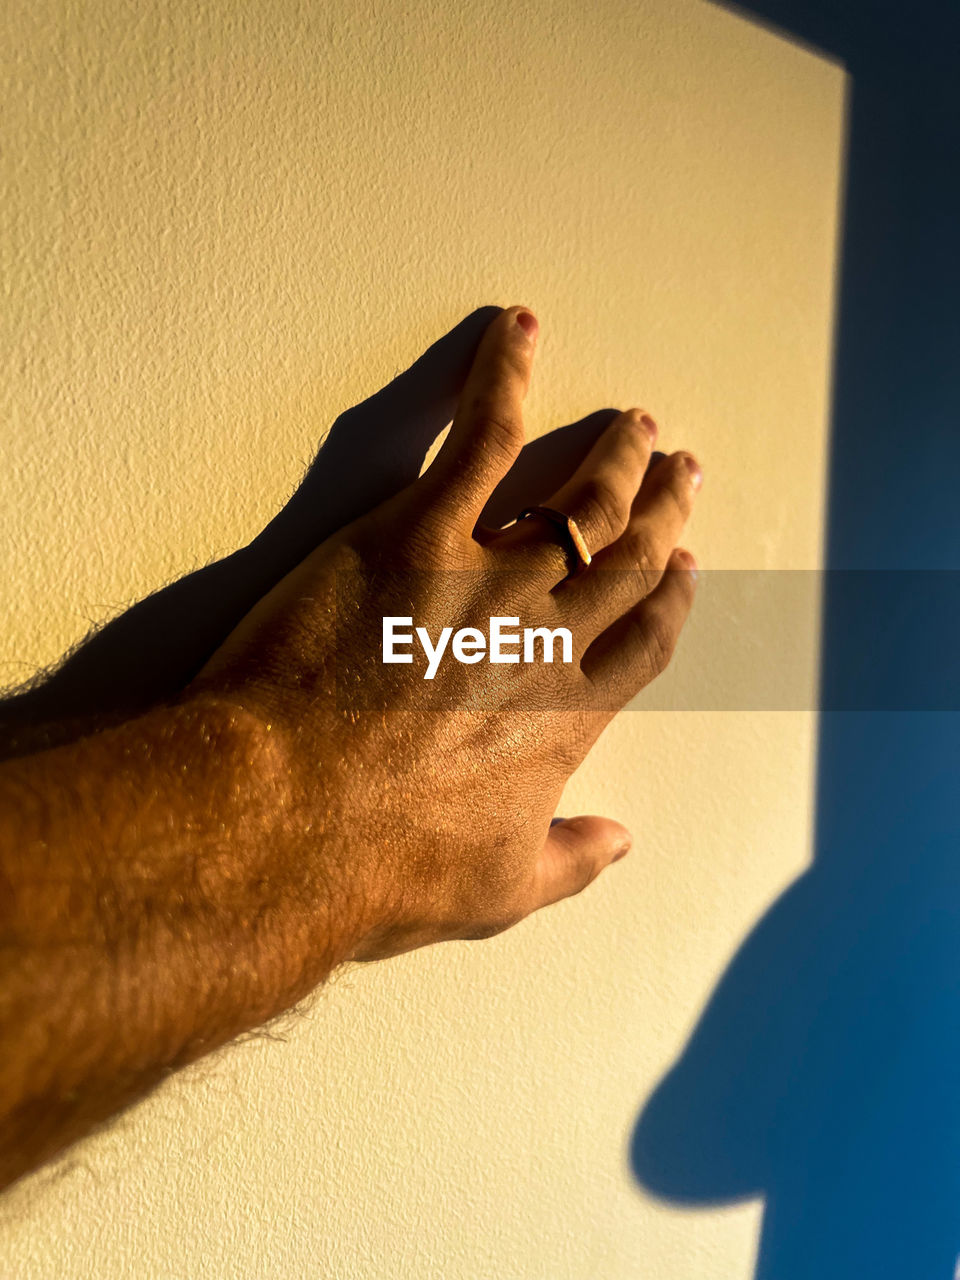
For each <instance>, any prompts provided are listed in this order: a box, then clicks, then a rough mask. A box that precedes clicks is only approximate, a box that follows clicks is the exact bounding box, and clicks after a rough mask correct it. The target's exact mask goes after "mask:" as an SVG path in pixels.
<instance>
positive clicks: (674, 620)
mask: <svg viewBox="0 0 960 1280" xmlns="http://www.w3.org/2000/svg"><path fill="white" fill-rule="evenodd" d="M696 580H697V563H696V561H695V560H694V558H693V556H692V555H691V554H690V552H689V551H681V550H680V549H679V548H677V549H676V550H675V551H674V552H673V553H672V555H671V556H670V559H669V560H668V561H667V566H666V571H665V572H664V574H663V577H662V578H661V579H660V582H659V583H658V584H657V587H656V589H655V590H654V591H652V592H651V593H650V595H648V596H647V597H646V598H645V599H643V600H641V601H640V602H639V604H636V605H635V606H634V607H633V608H632V609H631V610H630V612H629V613H625V614H624V615H623V616H622V617H620V618H618V619H617V621H616V622H614V623H613V624H612V625H611V626H609V627H608V628H607V629H606V631H604V632H602V633H601V634H600V635H599V636H597V638H596V640H594V642H593V644H591V645H590V647H589V648H588V649H587V651H586V653H585V654H584V655H583V660H582V662H581V663H580V666H581V669H582V670H583V673H584V675H585V676H586V677H587V679H588V680H589V681H590V683H591V685H592V686H593V689H594V695H595V697H596V698H597V701H598V702H599V703H600V704H601V705H602V706H603V707H605V708H608V709H609V710H610V711H611V712H612V711H618V710H619V709H620V708H621V707H623V706H625V705H626V703H628V702H629V701H630V699H631V698H633V697H634V696H635V695H636V694H637V693H639V691H640V690H641V689H643V688H644V687H645V686H646V685H648V684H650V682H651V681H652V680H655V679H656V677H657V676H658V675H660V673H661V672H662V671H664V670H665V668H666V667H667V665H668V663H669V662H670V659H671V658H672V657H673V651H674V649H675V648H676V645H677V640H678V639H679V636H680V632H681V630H682V628H683V624H684V623H685V622H686V620H687V615H688V614H689V612H690V608H691V606H692V605H693V596H694V592H695V590H696Z"/></svg>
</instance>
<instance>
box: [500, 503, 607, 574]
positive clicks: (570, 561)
mask: <svg viewBox="0 0 960 1280" xmlns="http://www.w3.org/2000/svg"><path fill="white" fill-rule="evenodd" d="M528 516H540V517H542V519H544V520H546V521H547V523H548V524H550V525H552V526H553V528H554V529H557V530H558V531H559V532H560V533H561V534H562V535H563V536H562V539H561V545H562V547H563V550H564V552H565V553H566V556H567V565H568V568H567V577H568V578H574V577H576V575H577V574H578V573H583V571H584V569H586V568H587V566H588V565H589V564H590V561H591V559H592V556H591V555H590V551H589V549H588V547H587V544H586V542H584V539H583V534H582V533H581V532H580V529H579V527H578V525H577V522H576V520H574V518H573V516H568V515H564V513H563V512H562V511H557V509H556V508H555V507H524V509H523V510H522V511H521V512H520V514H519V515H518V516H517V522H518V523H519V521H521V520H526V518H527V517H528Z"/></svg>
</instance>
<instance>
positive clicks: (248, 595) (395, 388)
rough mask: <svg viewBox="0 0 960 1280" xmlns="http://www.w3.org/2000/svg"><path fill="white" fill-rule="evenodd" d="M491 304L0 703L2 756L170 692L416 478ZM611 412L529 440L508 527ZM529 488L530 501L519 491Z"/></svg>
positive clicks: (451, 407)
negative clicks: (231, 522) (268, 514)
mask: <svg viewBox="0 0 960 1280" xmlns="http://www.w3.org/2000/svg"><path fill="white" fill-rule="evenodd" d="M500 310H501V308H500V307H495V306H487V307H480V308H478V309H477V310H476V311H473V312H471V313H470V315H468V316H466V317H465V318H464V319H463V320H461V321H460V322H459V323H458V324H456V325H455V326H454V327H453V328H452V329H451V330H450V331H449V332H448V333H446V334H444V336H443V337H441V338H440V339H439V340H438V341H437V342H435V343H434V344H433V345H432V346H431V347H429V348H428V349H427V351H425V352H424V354H423V355H422V356H420V357H419V359H417V360H416V361H415V363H414V364H413V365H411V366H410V368H408V369H407V370H405V371H404V372H403V373H401V374H400V375H398V377H396V378H395V379H394V380H393V381H392V382H390V383H389V384H388V385H387V386H385V387H383V388H382V389H381V390H380V391H378V392H376V393H375V394H374V395H372V396H371V397H369V398H368V399H367V400H364V401H363V402H362V403H360V404H358V405H355V406H354V407H352V408H350V409H348V410H346V411H345V412H344V413H342V414H341V415H340V416H339V417H338V418H337V420H336V421H335V422H334V424H333V426H332V427H331V429H330V431H329V432H328V433H327V435H326V437H325V438H324V440H323V441H322V444H321V447H320V448H319V450H318V452H317V455H316V458H315V459H314V461H313V463H312V464H311V466H310V467H309V469H308V471H307V473H306V475H305V476H304V477H303V480H302V481H301V483H300V484H299V486H298V487H297V489H296V491H295V492H294V494H293V495H292V496H291V498H290V499H289V501H288V502H287V503H286V504H285V506H284V507H283V509H282V510H281V511H280V512H279V513H278V514H277V515H276V516H275V517H274V519H273V520H271V521H270V523H269V524H268V525H267V526H266V527H265V528H264V529H263V531H262V532H261V533H260V534H259V535H258V536H257V537H256V538H254V540H253V541H252V542H250V543H249V544H248V545H247V546H244V547H242V548H240V549H238V550H237V551H235V552H233V553H232V554H230V555H228V556H225V557H223V558H222V559H219V560H216V561H214V562H213V563H211V564H208V565H205V566H204V567H203V568H201V569H197V570H195V571H194V572H191V573H188V574H186V575H185V576H184V577H182V578H180V579H178V580H177V581H175V582H172V583H170V584H168V585H166V586H164V587H162V588H160V589H159V590H157V591H155V592H153V593H151V594H150V595H149V596H146V597H145V598H144V599H142V600H140V601H138V602H137V603H136V604H134V605H132V606H131V607H130V608H129V609H126V610H125V611H124V612H123V613H121V614H119V615H117V616H116V617H114V618H112V619H111V620H110V621H108V622H107V623H105V624H104V625H102V626H100V627H98V628H95V629H94V630H93V631H91V632H90V633H89V634H88V635H87V636H86V637H84V639H83V640H81V641H80V642H79V643H78V644H77V645H76V646H74V647H73V648H72V649H71V650H70V651H68V653H67V654H66V655H65V656H64V657H63V658H62V659H61V660H60V662H59V663H58V664H57V666H56V667H55V668H54V669H53V670H49V671H45V672H41V673H38V674H37V675H35V676H33V677H31V678H30V679H29V680H27V681H26V682H24V683H23V684H21V685H19V686H18V687H16V688H13V689H9V690H7V691H6V692H5V694H4V697H3V698H2V700H0V759H7V758H10V757H12V756H16V755H22V754H25V753H28V752H31V751H36V750H41V749H44V748H46V747H51V746H55V745H58V744H60V743H63V742H69V741H72V740H74V739H76V738H77V737H80V736H83V735H84V734H85V733H89V732H91V731H92V730H94V729H100V728H104V727H107V726H109V725H110V724H114V723H119V722H120V721H122V720H124V719H127V718H129V717H130V716H133V715H137V714H140V713H142V712H143V711H145V710H147V709H148V708H150V707H152V706H155V705H157V704H158V703H160V702H163V701H164V700H165V699H169V698H172V697H175V696H176V695H177V694H178V693H179V692H180V691H181V690H182V689H183V688H184V687H185V686H186V685H187V684H188V683H189V682H190V680H191V679H192V678H193V677H194V676H195V675H196V673H197V672H198V671H199V670H200V668H201V667H202V666H203V665H204V663H205V662H206V661H207V659H208V658H209V657H210V655H211V654H212V653H214V651H215V650H216V649H217V648H218V647H219V646H220V644H221V643H222V642H223V640H224V639H225V638H226V637H227V635H229V633H230V632H231V631H232V630H233V628H234V627H235V626H236V625H237V623H238V622H239V621H240V619H241V618H242V617H243V616H244V615H245V614H246V613H247V612H248V611H249V610H250V609H251V608H252V607H253V605H254V604H255V603H256V602H257V601H258V600H259V599H260V598H261V597H262V596H263V595H265V594H266V593H267V592H268V591H269V590H270V589H271V588H272V587H273V586H274V585H275V584H276V583H277V582H278V581H279V580H280V579H281V578H282V577H284V576H285V575H286V574H287V573H289V572H290V570H291V569H293V568H294V567H295V566H296V565H297V564H299V563H300V561H301V560H303V559H304V557H305V556H306V555H308V554H309V553H310V552H311V551H312V550H313V549H314V548H315V547H316V546H317V545H318V544H319V543H321V542H322V541H323V540H324V539H325V538H328V537H329V536H330V535H331V534H333V533H335V532H336V531H337V530H338V529H340V528H342V527H343V526H344V525H346V524H349V523H350V522H351V521H352V520H355V519H357V518H358V517H359V516H361V515H363V514H364V513H365V512H367V511H369V510H370V509H371V508H372V507H374V506H376V505H378V504H379V503H380V502H382V501H384V500H385V499H387V498H389V497H391V496H392V495H393V494H395V493H397V492H398V491H399V490H400V489H402V488H404V487H405V486H406V485H408V484H410V483H412V481H413V480H415V479H416V477H417V476H418V475H419V474H420V471H421V469H422V467H423V464H424V460H425V458H426V456H427V454H428V452H429V450H430V447H431V445H432V444H433V443H434V441H435V440H436V439H437V437H438V436H439V435H440V433H441V432H442V431H443V430H444V429H445V428H446V427H447V426H448V425H449V423H450V422H451V421H452V419H453V415H454V411H455V409H456V405H457V399H458V397H459V394H460V391H461V389H462V387H463V384H464V381H465V379H466V376H467V373H468V371H469V369H470V365H471V363H472V360H473V357H474V355H475V353H476V349H477V346H478V344H479V341H480V339H481V337H482V336H483V333H484V331H485V330H486V328H487V327H488V325H489V324H490V322H491V321H492V320H493V319H494V317H495V316H496V315H498V314H499V313H500ZM614 413H615V410H601V411H599V412H597V413H594V414H591V415H589V416H588V417H587V418H584V419H581V420H580V421H579V422H575V423H571V424H569V425H568V426H565V427H563V428H560V429H559V430H557V431H554V432H551V433H550V435H549V436H548V437H541V438H540V439H538V440H535V441H533V442H531V444H530V445H528V446H527V448H526V449H525V450H524V451H523V453H522V454H521V457H520V459H519V460H518V462H517V463H516V464H515V466H514V468H513V470H512V471H511V473H510V474H509V475H508V477H507V478H506V480H505V481H504V482H503V484H502V486H501V488H500V489H499V490H498V491H497V493H496V494H495V495H494V496H493V498H492V499H491V502H490V505H489V510H488V516H489V518H495V519H497V520H498V522H499V523H501V524H503V523H506V522H507V520H508V519H510V518H511V517H512V516H513V515H514V514H515V513H516V511H518V510H519V509H520V508H521V507H523V506H525V505H530V503H531V502H538V501H542V500H543V498H544V497H546V496H548V495H549V494H550V493H551V492H552V490H553V489H554V488H555V487H557V485H558V484H559V483H561V482H562V480H563V479H564V478H565V477H566V476H567V475H569V473H570V471H571V470H572V469H573V468H574V467H575V466H576V464H577V463H578V462H579V460H580V459H581V458H582V456H583V455H584V453H585V452H586V451H587V449H588V448H589V447H590V445H591V444H592V443H593V441H594V440H595V439H596V437H597V435H598V434H599V433H600V431H601V430H602V429H603V426H604V425H605V424H606V422H607V421H609V419H610V418H611V417H612V416H613V415H614ZM530 494H534V495H536V496H535V497H534V498H530V497H529V495H530Z"/></svg>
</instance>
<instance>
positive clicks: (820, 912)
mask: <svg viewBox="0 0 960 1280" xmlns="http://www.w3.org/2000/svg"><path fill="white" fill-rule="evenodd" d="M738 12H740V13H742V14H745V15H746V16H747V17H750V18H752V19H759V20H761V21H763V22H767V23H770V24H772V25H774V26H775V27H776V28H778V29H779V30H780V31H781V32H784V33H786V34H788V35H790V36H793V37H797V38H799V39H802V40H804V41H806V42H809V43H811V44H813V45H815V46H816V47H818V48H820V49H823V50H825V51H826V52H828V53H830V54H832V55H834V56H837V57H839V58H841V59H842V60H843V62H844V64H845V65H846V67H847V69H848V71H849V72H850V76H851V96H850V100H849V118H848V131H849V132H848V154H847V173H846V200H845V216H844V228H843V245H842V268H841V273H842V274H841V289H840V312H839V329H838V338H837V350H836V363H835V375H834V404H833V437H832V446H831V474H830V493H829V528H828V538H827V545H828V556H827V564H828V569H830V570H840V571H847V570H872V571H874V572H873V573H872V574H871V575H870V576H871V578H872V579H873V580H874V582H881V583H882V581H883V579H884V578H885V577H889V579H890V582H891V584H899V583H902V581H903V578H902V577H901V576H900V575H903V574H910V573H911V572H913V571H916V570H942V569H951V570H954V569H957V568H958V567H960V414H958V407H960V320H958V307H960V74H958V71H957V64H956V59H957V52H956V51H957V49H958V48H960V6H957V5H954V4H951V5H949V6H947V5H946V4H939V5H938V4H934V3H929V0H920V3H918V4H915V5H914V6H912V7H911V9H910V10H909V13H908V12H907V10H906V9H905V8H904V7H903V6H897V7H894V6H893V5H887V4H884V3H882V2H881V3H874V4H870V5H866V4H863V3H854V2H851V0H846V3H836V0H833V3H831V4H828V3H826V0H824V2H823V3H809V2H806V3H799V2H798V0H755V3H752V4H750V5H749V6H748V7H747V8H746V9H739V10H738ZM825 576H826V581H827V586H826V592H825V615H824V619H825V620H824V635H823V671H822V706H823V708H824V709H823V710H822V711H821V720H820V738H819V755H818V772H817V820H816V832H815V839H816V847H815V856H814V861H813V864H812V866H811V868H810V870H809V871H808V872H807V873H805V874H804V875H803V876H802V877H801V878H800V879H799V880H798V881H796V882H795V883H794V884H793V886H792V887H791V888H790V889H789V890H788V891H787V892H786V893H785V894H784V895H783V896H782V897H781V898H780V900H779V901H778V902H777V903H776V904H775V905H774V906H773V908H772V909H771V910H770V911H769V912H768V913H767V915H766V916H765V917H764V919H763V920H761V921H760V923H759V924H758V925H757V927H756V928H755V929H754V931H753V933H752V934H751V935H750V937H749V938H748V939H747V940H746V941H745V942H744V944H743V945H742V946H741V948H740V950H739V952H738V954H737V955H736V957H735V959H734V960H733V962H732V964H731V965H730V967H729V968H728V970H727V972H726V973H725V974H724V976H723V977H722V979H721V981H720V983H719V984H718V986H717V989H716V990H715V992H714V994H713V996H712V997H711V999H710V1001H709V1003H708V1005H707V1008H706V1010H705V1012H704V1014H703V1016H702V1017H701V1019H700V1022H699V1024H698V1026H697V1028H696V1029H695V1031H694V1033H693V1035H692V1037H691V1039H690V1041H689V1043H688V1044H687V1046H686V1048H685V1049H684V1051H683V1053H682V1054H681V1056H680V1059H679V1060H678V1062H677V1063H676V1064H675V1066H674V1067H673V1069H672V1070H671V1071H670V1073H669V1074H668V1075H667V1076H666V1078H665V1079H664V1080H663V1081H662V1082H661V1083H660V1085H659V1086H658V1088H657V1089H656V1091H655V1092H654V1094H653V1095H652V1097H651V1098H650V1099H649V1100H648V1101H647V1103H646V1105H645V1107H644V1109H643V1111H642V1113H641V1115H640V1117H639V1119H638V1121H637V1124H636V1127H635V1130H634V1134H633V1139H632V1145H631V1161H632V1167H633V1170H634V1173H635V1176H636V1177H637V1179H638V1180H639V1182H640V1183H641V1184H642V1185H643V1186H644V1187H646V1188H647V1189H649V1190H650V1191H652V1192H653V1193H655V1194H657V1195H659V1196H662V1197H666V1198H669V1199H670V1200H673V1201H676V1202H682V1203H687V1204H707V1203H719V1202H723V1201H730V1200H735V1199H738V1198H740V1197H753V1196H762V1197H764V1200H765V1213H764V1223H763V1231H762V1238H761V1243H760V1251H759V1258H758V1262H757V1270H756V1277H757V1280H853V1278H854V1277H861V1276H862V1277H867V1276H869V1277H871V1280H880V1278H883V1280H887V1278H889V1280H953V1277H954V1272H955V1267H956V1266H957V1260H958V1255H960V785H958V780H960V741H958V739H960V714H957V712H956V711H955V710H950V709H949V708H951V707H953V708H956V707H957V705H958V703H957V700H956V690H955V689H953V690H950V689H945V690H944V693H943V699H942V701H941V702H939V703H937V702H935V701H934V702H931V701H930V699H929V698H925V699H924V700H923V701H922V702H921V703H919V704H918V703H917V702H916V701H912V700H911V691H912V689H913V688H914V687H915V684H916V681H915V673H916V671H917V670H918V668H920V667H922V664H923V662H924V652H925V647H926V637H927V636H928V634H929V630H930V628H931V627H936V628H938V629H940V631H941V633H942V630H943V629H944V628H949V629H950V630H951V631H952V632H953V634H954V635H955V636H956V637H957V640H956V643H957V645H958V646H960V609H958V608H957V607H956V604H955V603H954V604H953V605H948V606H947V607H946V608H944V607H942V606H941V607H935V606H936V598H935V595H934V597H931V596H930V594H929V593H926V599H927V601H928V605H929V606H930V607H924V605H923V603H922V601H923V598H924V593H920V595H919V596H918V601H919V603H918V606H917V609H916V611H915V612H914V613H913V614H912V615H908V616H907V617H906V618H904V617H903V616H902V615H900V616H898V617H896V618H894V619H892V618H891V616H890V614H889V612H888V611H887V610H886V609H885V608H884V593H883V591H882V590H881V591H873V592H871V593H870V600H869V601H868V599H867V597H865V596H864V595H863V594H862V593H859V594H857V595H856V596H855V598H853V597H851V593H850V592H849V589H848V588H849V583H850V581H851V576H850V575H848V574H847V573H846V572H832V573H828V574H827V575H825ZM853 576H856V575H853ZM947 576H949V577H953V576H954V575H952V574H951V575H947ZM956 595H957V593H956V591H954V592H952V593H951V598H952V599H953V600H954V602H955V601H956ZM871 601H872V603H871ZM864 671H867V672H872V673H874V676H875V677H877V676H879V674H880V673H882V679H881V680H879V681H878V680H877V679H875V680H874V689H873V694H874V695H875V696H873V697H865V696H863V682H862V679H861V677H862V675H863V673H864ZM867 684H868V685H869V684H870V682H869V681H868V682H867ZM918 705H919V706H922V707H923V709H922V710H919V709H913V710H903V709H900V710H894V709H892V708H897V707H900V708H902V707H917V706H918ZM745 856H748V857H749V856H753V857H762V856H763V850H761V849H755V850H748V851H745Z"/></svg>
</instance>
